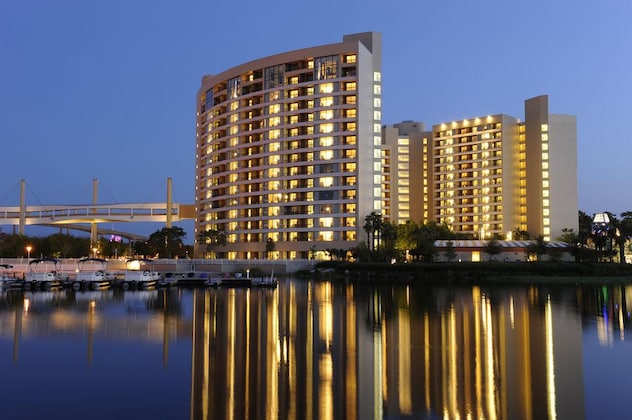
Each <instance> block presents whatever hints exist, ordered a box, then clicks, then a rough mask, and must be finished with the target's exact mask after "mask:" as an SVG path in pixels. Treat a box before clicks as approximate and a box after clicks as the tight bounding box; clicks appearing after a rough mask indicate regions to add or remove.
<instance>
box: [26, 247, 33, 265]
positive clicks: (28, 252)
mask: <svg viewBox="0 0 632 420" xmlns="http://www.w3.org/2000/svg"><path fill="white" fill-rule="evenodd" d="M32 249H33V247H32V246H31V245H27V246H26V262H29V261H30V260H31V250H32Z"/></svg>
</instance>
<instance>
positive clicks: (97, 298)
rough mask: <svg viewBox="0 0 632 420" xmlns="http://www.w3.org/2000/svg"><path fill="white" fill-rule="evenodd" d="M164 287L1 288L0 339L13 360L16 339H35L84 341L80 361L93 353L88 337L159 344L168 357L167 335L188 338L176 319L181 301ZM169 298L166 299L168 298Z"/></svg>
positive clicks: (89, 359) (187, 324)
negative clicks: (10, 349)
mask: <svg viewBox="0 0 632 420" xmlns="http://www.w3.org/2000/svg"><path fill="white" fill-rule="evenodd" d="M174 292H176V293H177V291H168V290H144V291H132V292H130V291H128V292H124V291H122V290H102V291H74V290H63V289H60V290H54V291H35V292H32V291H18V290H14V291H7V292H6V293H5V294H4V295H2V298H0V337H3V338H6V337H8V336H9V335H10V336H11V340H12V342H13V362H14V364H18V363H19V353H20V352H19V350H20V343H21V342H22V341H26V340H29V341H33V340H37V339H38V338H42V337H46V338H55V339H64V338H66V339H73V338H76V337H82V338H83V339H85V342H86V344H87V346H86V356H85V357H86V361H87V362H88V363H89V364H90V363H92V361H93V357H94V341H95V339H96V338H100V339H101V340H106V341H107V340H140V341H149V342H159V343H163V350H164V358H163V359H164V362H165V363H167V360H168V348H169V347H168V345H169V342H170V341H171V340H170V337H171V336H180V335H186V336H187V338H188V337H189V336H190V333H191V329H190V322H185V320H183V319H181V317H180V312H181V302H180V301H179V299H178V298H177V296H173V295H174ZM170 296H171V298H169V297H170Z"/></svg>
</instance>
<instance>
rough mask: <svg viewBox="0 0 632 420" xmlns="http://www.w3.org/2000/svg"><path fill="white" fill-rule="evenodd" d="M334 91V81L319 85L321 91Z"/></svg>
mask: <svg viewBox="0 0 632 420" xmlns="http://www.w3.org/2000/svg"><path fill="white" fill-rule="evenodd" d="M333 91H334V84H333V83H321V84H320V85H318V92H319V93H331V92H333Z"/></svg>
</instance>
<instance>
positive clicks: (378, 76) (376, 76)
mask: <svg viewBox="0 0 632 420" xmlns="http://www.w3.org/2000/svg"><path fill="white" fill-rule="evenodd" d="M373 81H374V82H381V81H382V73H380V72H379V71H374V72H373Z"/></svg>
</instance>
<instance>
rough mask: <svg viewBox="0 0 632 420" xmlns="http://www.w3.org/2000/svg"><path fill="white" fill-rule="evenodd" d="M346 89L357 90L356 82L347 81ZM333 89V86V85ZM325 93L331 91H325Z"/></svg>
mask: <svg viewBox="0 0 632 420" xmlns="http://www.w3.org/2000/svg"><path fill="white" fill-rule="evenodd" d="M344 86H345V90H346V91H352V90H356V82H347V83H345V85H344ZM332 90H333V87H332ZM323 93H329V92H323Z"/></svg>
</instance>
